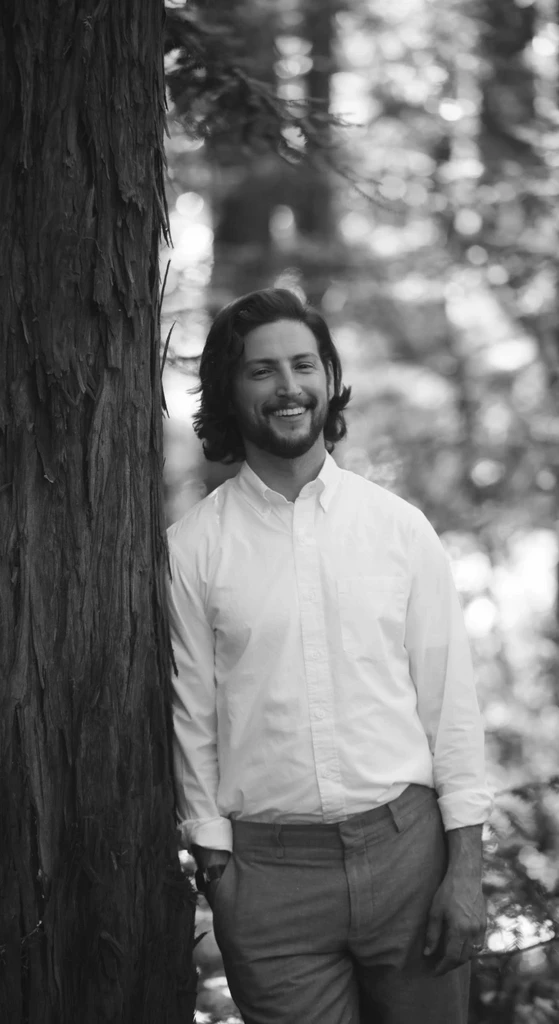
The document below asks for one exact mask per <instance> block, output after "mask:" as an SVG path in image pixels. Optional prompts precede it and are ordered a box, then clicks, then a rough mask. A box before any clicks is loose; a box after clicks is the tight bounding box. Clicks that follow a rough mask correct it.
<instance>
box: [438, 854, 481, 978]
mask: <svg viewBox="0 0 559 1024" xmlns="http://www.w3.org/2000/svg"><path fill="white" fill-rule="evenodd" d="M485 928H486V914H485V900H484V897H483V891H482V887H481V877H480V876H479V875H477V874H475V873H473V874H472V873H464V872H460V871H452V870H449V871H448V872H447V874H446V876H445V878H444V879H443V881H442V883H441V885H440V886H439V888H438V889H437V891H436V893H435V896H434V899H433V902H432V904H431V909H430V911H429V920H428V924H427V934H426V942H425V949H424V953H425V956H432V955H434V954H437V961H436V965H435V969H434V974H436V975H441V974H446V973H447V971H452V970H453V969H454V968H455V967H460V966H461V964H465V963H467V961H468V960H471V958H472V956H475V955H476V952H479V950H480V949H481V947H482V946H483V940H484V936H485Z"/></svg>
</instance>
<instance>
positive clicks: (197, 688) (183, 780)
mask: <svg viewBox="0 0 559 1024" xmlns="http://www.w3.org/2000/svg"><path fill="white" fill-rule="evenodd" d="M170 565H171V580H170V583H169V587H168V607H169V623H170V629H171V641H172V645H173V653H174V657H175V662H176V666H177V674H176V675H174V676H173V678H172V682H173V689H174V694H173V726H174V736H173V757H174V768H175V781H176V793H177V814H178V818H179V827H180V830H181V835H182V839H183V842H184V845H185V846H186V847H187V848H188V849H192V848H193V847H194V846H195V847H196V848H197V850H199V849H201V848H206V849H208V850H209V851H218V852H219V853H221V854H223V852H226V853H227V855H228V852H230V851H231V848H232V836H231V822H230V821H229V820H228V819H227V818H225V817H222V816H221V815H220V813H219V810H218V806H217V792H218V786H219V766H218V758H217V712H216V692H215V680H214V637H213V630H212V628H211V626H210V624H209V622H208V620H207V617H206V613H205V609H204V602H203V599H202V594H201V592H200V587H199V586H198V583H197V579H196V570H195V566H194V559H192V564H191V562H190V561H189V562H188V564H187V561H186V558H183V557H182V556H180V555H179V554H178V553H177V552H176V551H175V550H174V549H173V545H171V549H170ZM199 856H200V855H199ZM200 866H201V867H202V866H203V865H202V864H200ZM204 866H205V865H204Z"/></svg>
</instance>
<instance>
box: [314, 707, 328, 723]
mask: <svg viewBox="0 0 559 1024" xmlns="http://www.w3.org/2000/svg"><path fill="white" fill-rule="evenodd" d="M313 715H314V717H315V718H318V720H319V722H321V721H322V719H323V718H325V717H326V712H325V710H324V708H315V709H314V711H313Z"/></svg>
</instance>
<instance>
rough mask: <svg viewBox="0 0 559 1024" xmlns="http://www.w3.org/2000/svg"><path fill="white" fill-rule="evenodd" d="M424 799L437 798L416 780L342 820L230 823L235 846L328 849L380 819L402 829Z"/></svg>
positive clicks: (238, 847)
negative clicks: (389, 797)
mask: <svg viewBox="0 0 559 1024" xmlns="http://www.w3.org/2000/svg"><path fill="white" fill-rule="evenodd" d="M427 800H432V801H436V794H435V790H434V789H432V788H431V787H429V786H419V785H417V784H415V783H412V784H410V785H409V786H407V788H406V789H405V790H404V791H403V793H401V794H400V796H398V797H396V799H395V800H390V801H389V802H388V803H386V804H383V805H382V806H381V807H373V808H371V810H369V811H363V812H361V813H360V814H352V815H350V816H349V817H348V818H346V819H345V820H344V821H340V822H335V823H331V824H330V823H328V824H324V823H321V822H317V823H304V824H281V823H279V822H262V821H243V820H242V819H239V818H235V819H233V820H232V822H231V824H232V826H233V847H234V849H241V848H249V847H256V846H260V847H262V846H264V847H266V846H277V845H278V844H280V845H281V846H284V847H286V846H320V847H326V848H329V849H342V848H343V847H344V845H345V844H344V841H343V837H344V836H345V835H346V834H347V833H348V832H354V831H361V832H367V831H370V830H371V829H375V827H377V826H379V825H380V826H382V823H383V822H386V823H387V824H389V825H392V824H393V825H394V826H395V828H396V830H397V831H401V828H402V826H403V820H404V818H405V817H408V816H409V813H410V811H413V810H414V808H416V807H417V808H418V807H420V806H421V805H422V804H423V803H425V802H426V801H427Z"/></svg>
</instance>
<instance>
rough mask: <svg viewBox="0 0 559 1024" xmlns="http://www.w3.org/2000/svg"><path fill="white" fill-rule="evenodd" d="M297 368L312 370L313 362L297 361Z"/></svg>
mask: <svg viewBox="0 0 559 1024" xmlns="http://www.w3.org/2000/svg"><path fill="white" fill-rule="evenodd" d="M297 369H298V370H314V363H297Z"/></svg>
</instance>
